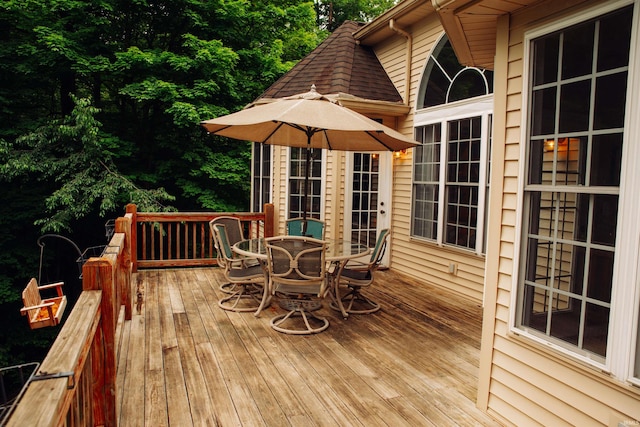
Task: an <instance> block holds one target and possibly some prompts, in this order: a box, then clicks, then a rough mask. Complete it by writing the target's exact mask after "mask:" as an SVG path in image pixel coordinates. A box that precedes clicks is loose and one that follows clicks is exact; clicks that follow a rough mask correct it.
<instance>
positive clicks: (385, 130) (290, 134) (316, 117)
mask: <svg viewBox="0 0 640 427" xmlns="http://www.w3.org/2000/svg"><path fill="white" fill-rule="evenodd" d="M201 125H202V126H204V128H205V129H206V130H207V131H209V133H212V134H215V135H221V136H226V137H229V138H235V139H240V140H244V141H253V142H259V143H263V144H273V145H285V146H289V147H300V148H306V170H305V184H304V185H305V188H304V194H303V219H305V218H306V217H307V197H308V191H309V173H310V163H311V157H310V152H311V149H312V148H326V149H329V150H343V151H386V150H389V151H399V150H404V149H407V148H411V147H413V146H415V145H416V144H417V142H415V141H414V140H413V139H411V138H408V137H406V136H405V135H402V134H401V133H399V132H397V131H395V130H393V129H391V128H389V127H387V126H385V125H383V124H381V123H378V122H376V121H375V120H371V119H369V118H368V117H366V116H363V115H362V114H359V113H356V112H355V111H353V110H350V109H348V108H346V107H343V106H341V105H340V104H338V103H337V102H336V101H335V100H333V99H331V97H329V96H325V95H321V94H319V93H318V92H316V90H315V86H312V87H311V91H309V92H306V93H302V94H298V95H292V96H288V97H286V98H278V99H277V100H275V101H273V102H269V103H265V104H255V103H254V104H250V105H249V106H247V107H246V108H245V109H243V110H241V111H238V112H236V113H232V114H228V115H226V116H221V117H217V118H215V119H211V120H205V121H203V122H202V123H201Z"/></svg>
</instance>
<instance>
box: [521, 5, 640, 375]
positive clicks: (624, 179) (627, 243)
mask: <svg viewBox="0 0 640 427" xmlns="http://www.w3.org/2000/svg"><path fill="white" fill-rule="evenodd" d="M634 3H635V8H634V18H633V22H636V24H635V25H634V27H633V28H632V33H631V56H630V58H629V88H631V89H630V90H628V93H629V94H630V96H628V97H627V105H626V109H627V110H626V113H625V125H624V126H625V132H624V140H623V153H622V159H623V161H622V169H621V182H620V199H619V209H618V212H619V214H618V218H619V221H618V224H617V230H616V233H617V238H616V248H615V256H616V260H615V264H614V272H613V283H614V284H615V283H618V282H620V281H627V283H636V284H638V282H639V281H640V276H639V275H638V270H639V266H638V264H639V262H640V261H639V260H640V253H639V251H638V248H639V246H640V235H639V233H640V213H639V212H636V213H635V215H632V214H633V212H634V209H629V206H638V204H639V203H640V194H637V191H636V192H635V193H636V194H634V192H633V191H632V188H633V186H634V184H635V185H636V186H637V183H638V182H640V170H639V168H637V166H636V165H633V160H632V159H637V158H639V157H638V156H640V144H638V143H636V144H635V145H636V146H635V147H632V145H634V144H633V143H632V141H631V135H637V134H638V132H640V106H639V105H638V103H637V101H636V103H635V105H634V104H633V101H634V100H637V99H639V98H640V75H639V74H640V55H637V54H636V53H635V51H636V50H637V48H638V46H640V40H639V36H638V34H637V32H638V24H637V22H638V18H639V17H638V15H639V11H638V9H639V8H640V0H615V1H610V2H607V3H604V4H601V5H598V6H595V7H593V8H590V9H587V10H585V11H582V12H580V13H578V14H576V15H573V16H570V17H564V18H562V19H561V20H558V21H555V22H553V23H550V24H548V25H544V26H541V27H538V28H535V29H532V30H531V31H527V32H525V35H524V52H523V74H522V92H521V93H522V109H521V111H522V117H523V119H524V120H526V122H523V123H522V126H521V129H520V141H522V143H521V144H520V159H521V161H520V168H519V174H518V192H517V205H516V233H515V239H514V259H513V271H512V284H511V309H510V313H509V325H510V326H509V330H510V332H511V333H513V334H516V335H521V336H524V337H527V338H528V339H531V340H532V341H535V342H538V343H540V344H543V345H544V346H546V347H550V348H552V349H554V350H556V351H558V352H560V353H562V354H564V355H566V356H568V357H569V358H572V359H576V360H579V361H582V362H584V363H586V364H588V365H590V366H594V367H595V368H596V369H599V370H603V371H606V372H608V373H610V374H612V375H613V376H614V377H615V378H618V379H621V380H626V381H631V382H634V383H635V384H638V385H640V380H639V379H632V378H631V376H632V375H633V370H632V367H633V357H634V354H635V351H634V347H632V345H634V344H635V342H636V336H637V332H636V333H635V334H634V333H633V331H634V330H635V328H638V327H640V325H639V323H638V318H639V316H640V315H639V313H638V311H639V308H638V306H639V303H640V291H639V290H638V286H634V287H630V286H627V287H626V288H627V289H620V288H621V287H620V286H615V285H614V287H613V290H612V295H611V311H610V313H611V315H610V321H609V333H608V339H607V353H606V359H605V362H604V363H602V362H601V361H600V360H595V359H594V358H592V357H590V356H589V355H583V354H579V353H576V352H575V351H573V350H572V349H571V348H567V347H564V346H562V345H560V344H558V343H555V342H551V341H549V340H547V339H544V338H543V337H539V336H537V335H534V334H532V333H529V332H527V331H525V330H523V329H520V328H518V327H516V314H517V311H518V309H519V307H518V292H519V289H518V287H519V282H520V281H521V278H522V277H521V271H520V270H521V267H520V261H521V259H522V255H523V253H524V252H525V251H526V245H523V243H522V238H523V233H524V231H525V230H524V229H523V219H524V218H523V215H524V187H525V184H526V175H525V174H526V172H527V157H526V141H528V129H529V123H528V122H529V81H530V75H529V74H530V73H529V69H530V65H531V64H530V58H531V51H530V50H531V49H530V48H531V41H532V40H533V39H535V38H538V37H540V36H544V35H546V34H549V33H552V32H554V31H558V30H561V29H563V28H567V27H570V26H572V25H575V24H579V23H581V22H584V21H587V20H589V19H593V18H596V17H598V16H600V15H603V14H605V13H608V12H612V11H614V10H617V9H620V8H622V7H625V6H628V5H630V4H634ZM634 46H635V47H634ZM631 117H633V120H632V119H631ZM633 156H635V157H633ZM635 210H636V211H637V209H635ZM632 217H633V218H632ZM622 230H624V232H623V231H622ZM624 235H627V236H630V235H631V236H635V237H632V238H627V239H625V238H624ZM623 259H625V261H624V262H623V261H622V260H623ZM628 263H630V264H628ZM624 265H633V266H635V268H633V269H632V268H626V269H625V268H622V267H623V266H624ZM631 288H633V289H631ZM622 291H624V292H622ZM633 294H635V295H633ZM629 314H632V318H633V319H634V322H633V323H629V321H628V320H629ZM630 337H633V339H632V340H630V339H629V338H630ZM594 357H595V356H594Z"/></svg>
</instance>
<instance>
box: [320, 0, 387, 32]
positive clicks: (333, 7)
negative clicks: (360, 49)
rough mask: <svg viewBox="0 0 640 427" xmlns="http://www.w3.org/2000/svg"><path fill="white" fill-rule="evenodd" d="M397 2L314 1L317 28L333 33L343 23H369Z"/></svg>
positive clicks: (381, 0) (374, 0)
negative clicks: (348, 21) (349, 21)
mask: <svg viewBox="0 0 640 427" xmlns="http://www.w3.org/2000/svg"><path fill="white" fill-rule="evenodd" d="M398 1H399V0H329V1H326V0H324V1H323V0H315V1H314V5H315V8H316V19H317V24H318V27H319V28H322V29H325V30H327V31H329V32H333V31H334V30H335V29H336V28H338V27H339V26H340V25H342V23H343V22H344V21H347V20H351V21H358V22H370V21H371V20H372V19H374V18H375V17H377V16H378V15H380V14H381V13H383V12H384V11H386V10H387V9H390V8H391V7H393V6H394V5H395V4H396V3H398Z"/></svg>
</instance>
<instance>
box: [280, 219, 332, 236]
mask: <svg viewBox="0 0 640 427" xmlns="http://www.w3.org/2000/svg"><path fill="white" fill-rule="evenodd" d="M305 221H306V223H307V229H306V231H305V233H304V236H306V237H313V238H314V239H319V240H324V221H320V220H319V219H315V218H307V219H306V220H305V219H303V218H291V219H288V220H287V222H286V226H287V235H289V236H302V235H303V233H302V227H303V224H304V222H305Z"/></svg>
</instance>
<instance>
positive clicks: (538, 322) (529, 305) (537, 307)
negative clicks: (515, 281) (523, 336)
mask: <svg viewBox="0 0 640 427" xmlns="http://www.w3.org/2000/svg"><path fill="white" fill-rule="evenodd" d="M548 301H549V292H548V291H547V290H546V289H543V288H539V287H537V286H530V285H526V286H525V287H524V301H523V302H524V304H523V305H524V310H523V312H522V319H521V322H522V325H523V326H526V327H529V328H533V329H535V330H538V331H540V332H542V333H546V331H547V322H548V320H549V317H548V316H547V306H548Z"/></svg>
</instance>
